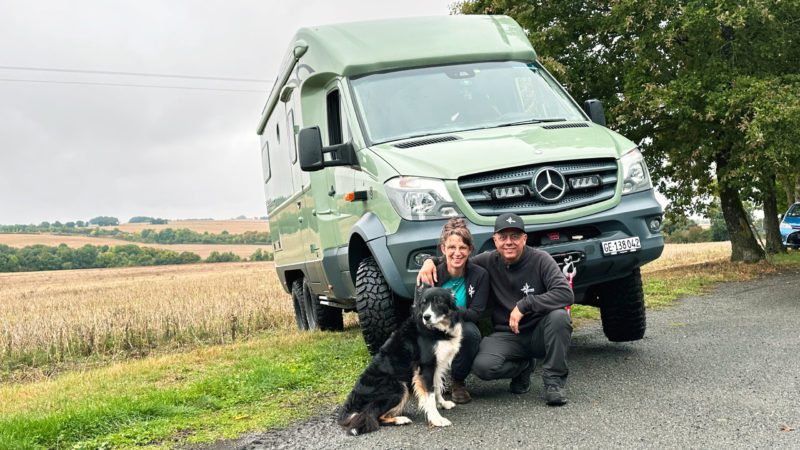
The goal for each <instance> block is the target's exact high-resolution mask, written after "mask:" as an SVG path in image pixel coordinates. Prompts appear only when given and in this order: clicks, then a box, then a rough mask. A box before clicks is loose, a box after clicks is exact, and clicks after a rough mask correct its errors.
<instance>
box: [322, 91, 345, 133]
mask: <svg viewBox="0 0 800 450" xmlns="http://www.w3.org/2000/svg"><path fill="white" fill-rule="evenodd" d="M326 103H327V105H326V106H327V112H328V145H336V144H341V143H342V142H344V141H343V140H342V108H341V106H340V100H339V90H338V89H334V90H332V91H330V92H329V93H328V96H327V98H326Z"/></svg>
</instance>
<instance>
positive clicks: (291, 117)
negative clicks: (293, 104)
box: [286, 109, 297, 164]
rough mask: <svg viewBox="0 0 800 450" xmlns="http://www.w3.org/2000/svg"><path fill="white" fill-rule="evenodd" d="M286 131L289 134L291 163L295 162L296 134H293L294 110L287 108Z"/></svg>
mask: <svg viewBox="0 0 800 450" xmlns="http://www.w3.org/2000/svg"><path fill="white" fill-rule="evenodd" d="M286 132H287V134H288V135H289V136H287V137H288V138H289V145H288V147H289V157H290V159H291V160H292V164H294V163H296V162H297V136H295V134H294V110H291V109H290V110H289V115H288V116H286Z"/></svg>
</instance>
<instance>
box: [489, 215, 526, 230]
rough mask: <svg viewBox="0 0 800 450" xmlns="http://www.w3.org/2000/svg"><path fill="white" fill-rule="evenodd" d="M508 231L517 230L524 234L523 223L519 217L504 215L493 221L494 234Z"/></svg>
mask: <svg viewBox="0 0 800 450" xmlns="http://www.w3.org/2000/svg"><path fill="white" fill-rule="evenodd" d="M509 229H514V230H519V231H522V232H523V233H524V232H525V223H524V222H522V218H521V217H520V216H518V215H516V214H514V213H505V214H500V215H499V216H497V219H496V220H495V221H494V232H495V233H497V232H498V231H500V230H509Z"/></svg>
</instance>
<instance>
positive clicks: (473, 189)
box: [458, 158, 617, 216]
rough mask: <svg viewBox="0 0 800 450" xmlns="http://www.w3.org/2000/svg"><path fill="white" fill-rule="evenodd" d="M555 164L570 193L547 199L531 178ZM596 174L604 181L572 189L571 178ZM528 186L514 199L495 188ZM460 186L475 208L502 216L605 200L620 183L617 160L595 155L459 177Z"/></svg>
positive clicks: (571, 207) (562, 209) (483, 213)
mask: <svg viewBox="0 0 800 450" xmlns="http://www.w3.org/2000/svg"><path fill="white" fill-rule="evenodd" d="M543 167H552V168H554V169H556V170H558V171H559V172H561V174H563V175H564V178H565V180H566V183H567V188H566V193H565V194H564V196H563V197H562V198H561V199H560V200H558V201H557V202H554V203H550V202H545V201H543V200H542V199H540V198H538V197H537V196H536V194H534V192H533V188H532V184H531V181H532V179H533V176H534V174H535V173H536V171H537V170H539V169H541V168H543ZM591 176H596V177H597V179H599V180H600V185H599V186H597V187H592V188H588V189H572V188H571V187H570V179H571V178H581V177H591ZM522 185H524V186H525V195H524V196H522V197H516V198H511V199H501V198H495V196H494V195H493V194H492V192H493V190H494V189H495V188H504V187H514V186H522ZM458 187H459V188H460V189H461V193H462V194H463V195H464V198H465V199H466V200H467V202H468V203H469V205H470V206H471V207H472V209H474V210H475V212H476V213H478V214H480V215H482V216H499V215H500V214H503V213H507V212H512V213H515V214H520V215H535V214H548V213H555V212H559V211H566V210H570V209H575V208H579V207H582V206H586V205H591V204H594V203H598V202H602V201H603V200H608V199H610V198H612V197H613V196H614V193H615V191H616V187H617V161H616V160H615V159H610V158H609V159H594V160H583V161H563V162H557V163H550V164H539V165H533V166H523V167H516V168H513V169H504V170H499V171H494V172H485V173H480V174H476V175H469V176H465V177H461V178H459V179H458Z"/></svg>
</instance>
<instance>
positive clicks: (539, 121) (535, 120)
mask: <svg viewBox="0 0 800 450" xmlns="http://www.w3.org/2000/svg"><path fill="white" fill-rule="evenodd" d="M566 121H567V119H564V118H563V117H558V118H555V119H525V120H518V121H516V122H508V123H502V124H500V125H497V128H500V127H513V126H517V125H528V124H531V123H544V122H566Z"/></svg>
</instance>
